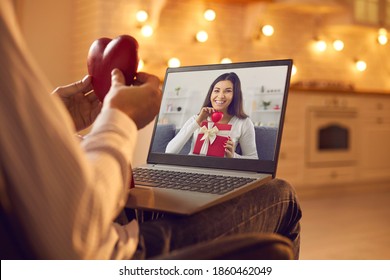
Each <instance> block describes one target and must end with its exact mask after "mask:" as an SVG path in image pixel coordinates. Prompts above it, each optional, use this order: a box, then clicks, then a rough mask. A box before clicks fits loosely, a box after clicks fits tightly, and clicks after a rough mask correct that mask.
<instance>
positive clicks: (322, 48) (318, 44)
mask: <svg viewBox="0 0 390 280" xmlns="http://www.w3.org/2000/svg"><path fill="white" fill-rule="evenodd" d="M315 47H316V50H317V51H319V52H324V51H325V50H326V48H327V47H328V46H327V44H326V42H325V41H324V40H317V41H316V42H315Z"/></svg>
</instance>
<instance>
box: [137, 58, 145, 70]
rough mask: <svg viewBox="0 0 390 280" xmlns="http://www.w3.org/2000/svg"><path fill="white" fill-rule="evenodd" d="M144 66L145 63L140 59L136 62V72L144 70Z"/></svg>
mask: <svg viewBox="0 0 390 280" xmlns="http://www.w3.org/2000/svg"><path fill="white" fill-rule="evenodd" d="M144 66H145V62H144V61H143V60H142V59H140V60H139V61H138V68H137V72H140V71H141V70H142V69H143V68H144Z"/></svg>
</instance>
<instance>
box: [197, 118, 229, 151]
mask: <svg viewBox="0 0 390 280" xmlns="http://www.w3.org/2000/svg"><path fill="white" fill-rule="evenodd" d="M231 128H232V125H231V124H219V123H214V122H206V121H205V122H202V125H201V128H200V131H199V134H198V137H197V139H196V142H195V146H194V151H193V153H194V154H197V155H204V156H214V157H224V156H225V143H226V141H227V140H228V136H229V133H230V130H231Z"/></svg>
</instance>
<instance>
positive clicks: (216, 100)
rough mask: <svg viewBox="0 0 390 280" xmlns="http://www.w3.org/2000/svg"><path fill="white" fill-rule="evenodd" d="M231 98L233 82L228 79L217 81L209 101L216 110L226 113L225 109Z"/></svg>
mask: <svg viewBox="0 0 390 280" xmlns="http://www.w3.org/2000/svg"><path fill="white" fill-rule="evenodd" d="M232 100H233V83H232V82H231V81H229V80H226V81H220V82H218V83H217V84H216V85H215V86H214V88H213V91H212V93H211V96H210V101H211V105H212V106H213V108H214V109H215V110H217V111H220V112H223V113H225V114H226V113H227V109H228V107H229V105H230V103H232Z"/></svg>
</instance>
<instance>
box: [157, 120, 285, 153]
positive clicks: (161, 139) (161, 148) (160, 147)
mask: <svg viewBox="0 0 390 280" xmlns="http://www.w3.org/2000/svg"><path fill="white" fill-rule="evenodd" d="M177 132H178V129H176V127H175V125H174V124H158V125H157V127H156V131H155V138H154V141H153V146H152V152H155V153H164V152H165V148H166V147H167V145H168V143H169V141H171V140H172V138H173V137H175V135H176V134H177ZM277 133H278V129H277V128H276V127H268V126H255V134H256V147H257V154H258V156H259V158H260V159H262V160H273V158H274V150H275V143H276V137H277ZM190 148H191V139H190V140H188V142H187V143H186V144H185V145H184V147H183V149H182V150H181V151H180V154H188V153H189V152H190ZM236 152H237V153H238V154H241V149H240V147H239V146H238V147H237V149H236Z"/></svg>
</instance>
